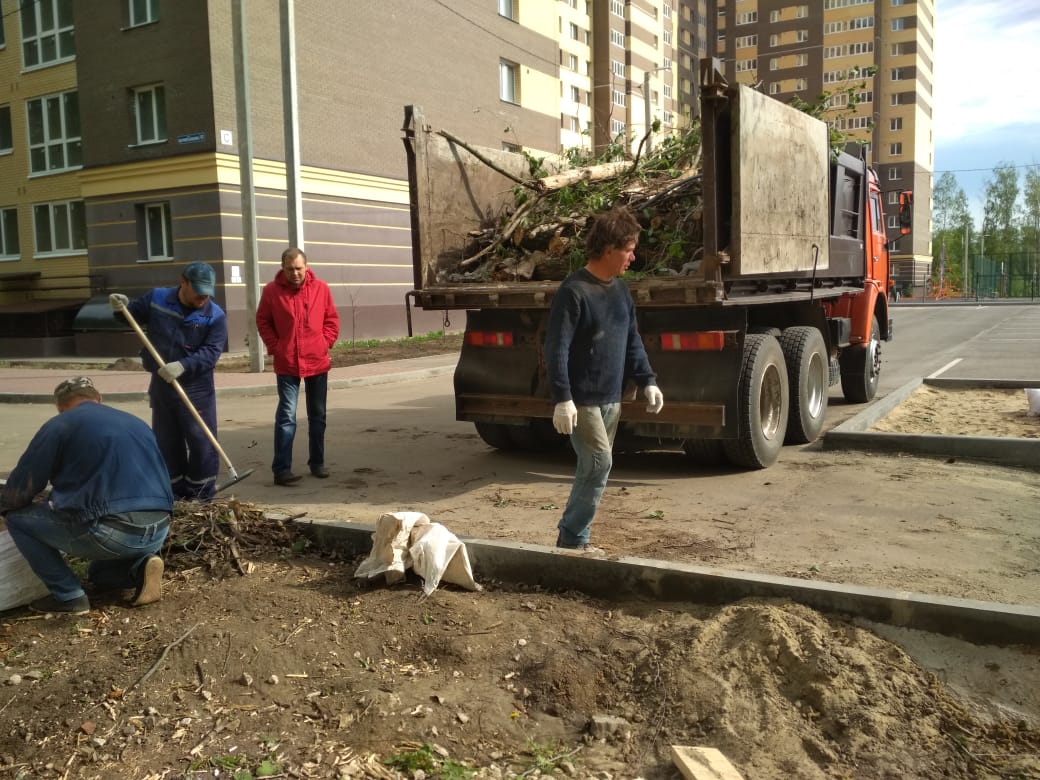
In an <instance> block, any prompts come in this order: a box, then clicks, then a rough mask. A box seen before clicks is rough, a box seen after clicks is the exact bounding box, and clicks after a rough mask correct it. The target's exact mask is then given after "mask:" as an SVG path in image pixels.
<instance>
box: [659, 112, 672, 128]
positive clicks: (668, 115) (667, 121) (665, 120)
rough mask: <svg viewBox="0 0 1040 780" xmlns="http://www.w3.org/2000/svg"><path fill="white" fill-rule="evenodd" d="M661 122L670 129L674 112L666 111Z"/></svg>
mask: <svg viewBox="0 0 1040 780" xmlns="http://www.w3.org/2000/svg"><path fill="white" fill-rule="evenodd" d="M661 122H662V123H664V124H665V125H668V126H669V127H671V125H672V112H671V111H664V112H662V114H661Z"/></svg>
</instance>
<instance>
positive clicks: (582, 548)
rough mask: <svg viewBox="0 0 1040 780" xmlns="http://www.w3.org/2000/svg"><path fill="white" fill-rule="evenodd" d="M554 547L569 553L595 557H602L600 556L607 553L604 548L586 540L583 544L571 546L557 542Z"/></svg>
mask: <svg viewBox="0 0 1040 780" xmlns="http://www.w3.org/2000/svg"><path fill="white" fill-rule="evenodd" d="M556 549H557V550H561V551H562V552H565V553H571V554H575V553H577V554H580V555H592V556H594V557H597V558H599V557H602V556H604V555H606V554H607V551H606V550H604V549H603V548H602V547H597V546H596V545H594V544H589V543H588V542H586V543H585V544H577V545H574V546H573V547H572V546H569V545H566V544H557V545H556Z"/></svg>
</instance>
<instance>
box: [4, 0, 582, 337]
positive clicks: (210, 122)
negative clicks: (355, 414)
mask: <svg viewBox="0 0 1040 780" xmlns="http://www.w3.org/2000/svg"><path fill="white" fill-rule="evenodd" d="M244 5H245V7H246V8H247V14H246V22H247V25H246V26H247V30H246V41H247V50H248V59H247V67H246V71H247V73H248V85H249V96H250V104H251V105H250V117H251V123H252V140H253V180H254V184H255V198H256V214H257V218H256V222H257V243H258V254H259V267H260V282H261V283H264V282H266V281H268V280H269V279H271V278H273V277H274V275H275V272H276V271H277V269H278V261H279V257H280V255H281V252H282V250H283V249H285V247H286V245H287V241H288V235H289V230H288V222H287V205H286V168H285V163H284V160H285V153H284V138H283V115H284V111H283V105H282V89H281V84H282V83H283V72H282V62H281V55H280V39H279V30H280V26H279V25H280V6H281V3H280V2H279V0H249V2H248V3H246V4H244ZM557 6H560V8H561V9H564V10H565V9H567V7H568V4H567V3H565V2H556V0H539V1H538V2H534V1H533V0H532V1H531V2H517V0H498V2H497V3H496V2H473V3H464V4H456V3H446V2H444V3H441V2H430V3H414V2H411V1H410V0H384V2H381V3H378V4H368V5H364V4H362V5H357V4H349V5H348V4H346V3H342V2H339V0H308V2H298V3H296V4H295V29H296V70H297V84H298V117H299V127H300V136H299V145H300V162H301V179H302V180H301V182H300V189H301V192H302V201H303V206H302V219H303V237H304V245H305V249H306V251H307V254H308V258H309V261H310V265H311V267H312V268H313V270H314V271H315V272H316V273H317V274H318V275H319V276H321V277H322V278H323V279H325V280H327V281H328V282H329V284H330V286H331V287H332V290H333V295H334V297H335V300H336V304H337V307H338V308H339V312H340V316H341V321H342V323H343V324H342V338H345V339H352V338H354V339H363V338H378V337H389V336H400V335H403V333H404V330H405V327H406V317H405V294H406V293H407V292H408V291H409V290H410V289H411V287H412V284H413V277H412V262H411V231H410V219H409V209H408V185H407V172H406V158H405V153H404V147H403V145H402V141H401V138H402V133H401V127H402V123H403V119H404V106H405V105H409V104H415V105H420V106H422V107H423V109H424V111H425V114H426V116H427V118H428V120H429V121H431V122H432V123H435V125H436V126H438V127H443V128H445V129H450V130H451V131H452V132H454V133H456V134H458V135H460V136H462V137H465V138H466V140H468V141H469V142H471V143H474V144H479V145H484V146H491V147H495V148H503V147H507V148H513V147H520V148H525V149H531V150H539V151H543V152H554V151H557V150H558V149H559V148H560V143H561V128H560V119H559V117H560V105H561V100H560V84H561V80H560V67H559V60H560V43H559V38H560V36H559V30H558V24H559V21H558V17H559V14H558V13H557ZM0 21H2V33H0V86H2V87H3V88H2V90H0V225H2V226H3V229H2V230H3V232H2V234H0V250H2V253H0V327H2V330H0V355H9V356H10V355H20V354H73V353H74V352H75V351H76V349H77V348H83V344H84V343H88V344H91V345H92V346H91V348H94V349H96V348H97V345H96V341H94V342H90V341H88V340H86V339H77V337H76V336H77V334H76V333H75V322H74V318H75V317H76V316H77V313H78V312H81V311H82V310H83V309H82V308H81V307H83V305H84V303H85V302H87V301H88V300H91V299H93V300H95V301H97V302H98V304H97V305H95V306H94V307H92V308H94V309H96V310H98V311H103V307H102V306H100V304H101V303H102V302H103V301H105V300H107V294H108V292H109V291H120V292H124V293H127V294H129V295H136V294H139V293H142V292H144V291H145V290H147V289H149V288H151V287H154V286H162V285H173V284H176V283H177V281H178V277H179V273H180V270H181V269H182V268H183V266H184V265H185V264H186V263H188V262H191V261H195V260H202V261H205V262H208V263H211V264H212V265H213V266H214V267H215V268H216V270H217V276H218V289H217V294H216V298H217V300H218V302H219V303H220V304H221V305H222V306H223V307H225V309H226V310H227V311H228V315H229V331H230V349H231V350H233V351H242V350H244V349H245V348H246V343H245V338H246V334H247V332H248V324H249V322H248V319H249V317H250V316H251V315H250V314H249V313H248V312H247V306H246V288H245V278H244V254H245V250H244V242H243V238H242V236H243V227H242V207H241V189H240V183H241V177H240V171H239V163H238V153H239V147H238V140H239V139H238V129H237V128H238V125H237V113H236V108H235V106H236V87H235V84H236V81H235V51H234V46H233V39H234V35H233V33H234V29H233V18H232V3H231V2H227V1H226V0H225V1H218V0H177V2H159V0H36V2H31V3H23V2H20V0H0ZM584 59H585V61H586V62H587V61H588V55H587V54H586V55H585V57H584ZM585 78H586V79H588V75H587V74H586V76H585ZM577 83H578V84H579V85H580V84H581V82H577ZM587 92H588V89H586V93H587ZM583 108H584V109H585V110H586V111H587V110H589V107H588V99H587V98H586V100H585V103H584V105H583ZM414 321H415V325H416V327H417V328H419V329H423V328H425V329H428V330H432V329H435V328H437V327H439V325H440V319H439V317H437V316H436V315H435V314H433V313H425V312H415V313H414ZM105 343H107V344H108V345H113V344H115V341H113V340H112V338H108V339H107V340H106V342H105ZM102 349H110V347H102Z"/></svg>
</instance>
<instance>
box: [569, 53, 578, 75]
mask: <svg viewBox="0 0 1040 780" xmlns="http://www.w3.org/2000/svg"><path fill="white" fill-rule="evenodd" d="M567 67H568V68H570V69H571V70H573V71H574V72H575V73H577V72H578V55H577V54H568V55H567Z"/></svg>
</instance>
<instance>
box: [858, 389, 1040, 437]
mask: <svg viewBox="0 0 1040 780" xmlns="http://www.w3.org/2000/svg"><path fill="white" fill-rule="evenodd" d="M1028 412H1029V403H1028V401H1027V399H1026V394H1025V392H1024V391H1023V390H999V389H997V390H984V389H948V388H938V387H930V386H928V385H922V386H921V387H919V388H917V389H916V390H915V391H914V392H913V393H912V394H911V395H910V397H909V398H907V399H906V400H904V401H903V402H902V403H901V404H899V406H897V407H896V408H895V409H893V410H892V411H891V412H890V413H888V414H887V415H885V417H883V418H882V419H881V420H879V421H878V422H877V423H876V424H875V425H874V426H873V427H872V428H871V430H874V431H885V432H888V433H934V434H939V435H942V436H996V437H1005V436H1013V437H1019V438H1024V439H1040V417H1030V416H1029V413H1028Z"/></svg>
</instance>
